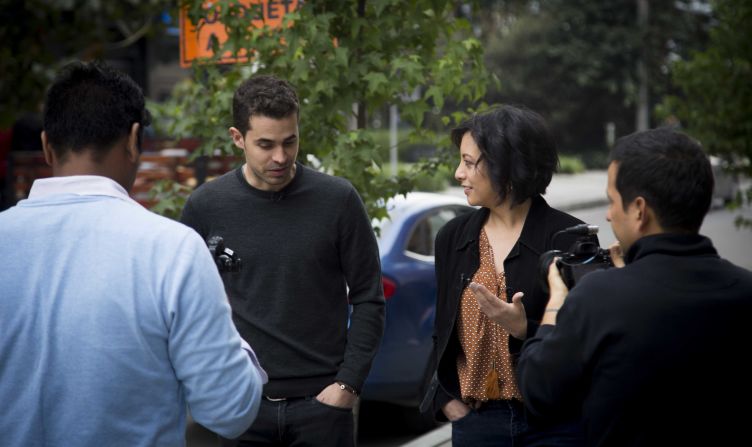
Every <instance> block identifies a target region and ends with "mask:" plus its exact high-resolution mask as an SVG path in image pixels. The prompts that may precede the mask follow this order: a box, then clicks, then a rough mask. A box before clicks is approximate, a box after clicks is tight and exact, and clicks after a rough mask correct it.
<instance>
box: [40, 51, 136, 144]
mask: <svg viewBox="0 0 752 447" xmlns="http://www.w3.org/2000/svg"><path fill="white" fill-rule="evenodd" d="M150 122H151V119H150V116H149V112H148V111H147V110H146V106H145V103H144V94H143V92H142V91H141V88H140V87H139V86H138V85H137V84H136V83H135V82H134V81H133V80H132V79H131V78H130V77H128V75H126V74H124V73H121V72H119V71H117V70H115V69H113V68H111V67H109V66H108V65H106V64H104V63H101V62H90V63H84V62H73V63H71V64H68V65H66V66H65V67H63V69H62V70H61V71H60V73H59V74H58V75H57V77H56V78H55V80H54V82H53V83H52V85H51V86H50V88H49V90H48V91H47V96H46V99H45V103H44V131H45V133H46V134H47V141H48V142H49V143H50V144H51V145H52V147H53V149H54V150H55V153H56V155H57V156H58V157H59V158H63V157H64V156H65V154H66V153H67V152H68V151H73V152H81V151H83V150H92V151H94V152H93V154H94V156H95V157H97V154H99V156H100V157H101V155H104V154H105V153H106V152H107V151H109V150H110V149H111V148H112V146H113V145H114V144H115V143H117V142H118V141H119V140H121V139H122V138H123V137H126V136H127V135H128V134H129V133H130V130H131V126H132V125H133V123H139V124H141V127H140V132H139V135H138V147H139V149H140V148H141V137H142V135H143V130H144V127H146V126H148V125H149V124H150Z"/></svg>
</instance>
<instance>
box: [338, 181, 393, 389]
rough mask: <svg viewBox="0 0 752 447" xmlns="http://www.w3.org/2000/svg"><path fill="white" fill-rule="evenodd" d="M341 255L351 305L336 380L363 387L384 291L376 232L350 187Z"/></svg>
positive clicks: (379, 327)
mask: <svg viewBox="0 0 752 447" xmlns="http://www.w3.org/2000/svg"><path fill="white" fill-rule="evenodd" d="M340 232H341V233H340V234H341V237H340V241H339V256H340V262H341V265H342V269H343V272H344V275H345V279H346V281H347V286H348V297H349V301H350V304H351V305H352V313H351V315H350V329H349V331H348V335H347V346H346V348H345V359H344V362H343V364H342V366H341V367H340V369H339V371H338V373H337V376H336V380H338V381H341V382H343V383H346V384H348V385H350V386H352V387H354V388H355V389H357V390H358V391H360V390H361V389H362V387H363V383H364V382H365V380H366V376H367V375H368V371H369V370H370V368H371V362H372V361H373V358H374V356H375V355H376V351H377V349H378V347H379V343H380V342H381V336H382V335H383V333H384V305H385V303H384V291H383V288H382V284H381V261H380V259H379V249H378V245H377V243H376V236H375V235H374V233H373V229H372V227H371V222H370V220H369V218H368V214H367V212H366V209H365V206H364V205H363V202H362V201H361V199H360V196H359V195H358V193H357V192H356V191H355V189H354V188H351V190H350V193H349V195H348V197H347V199H346V202H345V206H344V207H343V213H342V218H341V222H340Z"/></svg>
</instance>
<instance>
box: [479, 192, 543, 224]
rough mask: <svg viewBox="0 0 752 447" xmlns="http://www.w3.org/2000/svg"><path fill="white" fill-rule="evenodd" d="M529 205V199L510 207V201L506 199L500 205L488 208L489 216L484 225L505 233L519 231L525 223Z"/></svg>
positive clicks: (530, 202)
mask: <svg viewBox="0 0 752 447" xmlns="http://www.w3.org/2000/svg"><path fill="white" fill-rule="evenodd" d="M531 204H532V199H530V198H528V199H527V200H525V201H524V202H522V203H520V204H517V205H512V203H511V200H510V199H509V198H507V199H506V200H504V202H502V203H501V204H499V205H497V206H495V207H493V208H489V211H490V214H489V216H488V221H487V222H486V225H487V226H488V227H490V228H493V229H499V230H505V231H510V230H515V229H520V228H522V225H523V224H524V223H525V218H526V217H527V213H528V211H529V210H530V205H531Z"/></svg>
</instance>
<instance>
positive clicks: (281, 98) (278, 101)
mask: <svg viewBox="0 0 752 447" xmlns="http://www.w3.org/2000/svg"><path fill="white" fill-rule="evenodd" d="M299 110H300V103H299V101H298V95H297V93H295V88H294V87H293V86H292V84H290V83H289V82H287V81H285V80H284V79H280V78H277V77H275V76H270V75H256V76H253V77H251V78H250V79H247V80H245V81H244V82H243V83H242V84H240V86H239V87H238V88H237V90H235V94H234V95H233V97H232V121H233V126H235V127H236V128H237V129H238V130H239V131H240V133H241V134H243V135H245V133H246V132H248V129H249V126H250V119H251V117H252V116H253V115H260V116H266V117H269V118H274V119H281V118H286V117H288V116H290V115H292V114H293V113H294V114H296V115H298V112H299Z"/></svg>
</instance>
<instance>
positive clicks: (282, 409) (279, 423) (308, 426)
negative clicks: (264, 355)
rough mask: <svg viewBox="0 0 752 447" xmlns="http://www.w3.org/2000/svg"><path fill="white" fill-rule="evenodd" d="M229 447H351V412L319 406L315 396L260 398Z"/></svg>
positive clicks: (225, 442)
mask: <svg viewBox="0 0 752 447" xmlns="http://www.w3.org/2000/svg"><path fill="white" fill-rule="evenodd" d="M220 439H221V445H222V446H224V447H229V446H238V447H240V446H295V447H298V446H300V447H303V446H310V447H316V446H327V447H328V446H332V447H354V446H355V440H354V429H353V411H352V410H351V409H349V408H339V407H333V406H331V405H326V404H322V403H321V402H319V401H318V400H316V397H315V396H309V397H301V398H293V399H285V400H278V401H276V400H275V401H271V400H269V399H266V398H262V399H261V407H260V408H259V413H258V416H257V417H256V420H255V421H253V424H252V425H251V427H250V428H249V429H248V430H247V431H246V432H245V433H243V434H242V435H241V436H240V437H239V438H237V439H232V440H230V439H224V438H220Z"/></svg>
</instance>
